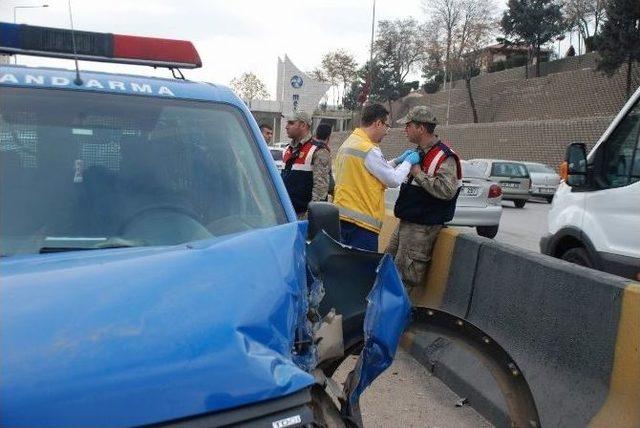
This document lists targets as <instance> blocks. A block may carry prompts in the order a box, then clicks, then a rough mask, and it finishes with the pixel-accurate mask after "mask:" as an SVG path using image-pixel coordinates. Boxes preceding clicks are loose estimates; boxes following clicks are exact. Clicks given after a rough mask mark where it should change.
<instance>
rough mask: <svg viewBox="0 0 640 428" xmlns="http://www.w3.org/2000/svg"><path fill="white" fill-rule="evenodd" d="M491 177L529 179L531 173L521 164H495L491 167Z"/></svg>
mask: <svg viewBox="0 0 640 428" xmlns="http://www.w3.org/2000/svg"><path fill="white" fill-rule="evenodd" d="M491 175H492V176H493V177H514V178H528V177H529V172H528V171H527V168H526V167H525V166H524V165H523V164H521V163H511V162H494V163H493V165H492V166H491Z"/></svg>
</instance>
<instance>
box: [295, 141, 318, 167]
mask: <svg viewBox="0 0 640 428" xmlns="http://www.w3.org/2000/svg"><path fill="white" fill-rule="evenodd" d="M317 148H318V146H316V145H312V146H311V148H310V149H309V151H307V152H306V153H305V152H304V151H302V152H300V153H305V157H304V162H302V163H294V164H293V165H291V169H292V170H293V171H313V169H312V166H311V161H312V160H313V154H314V153H315V151H316V149H317ZM300 160H302V158H300ZM296 162H297V161H296Z"/></svg>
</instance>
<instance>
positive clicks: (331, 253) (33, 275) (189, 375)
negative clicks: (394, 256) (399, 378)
mask: <svg viewBox="0 0 640 428" xmlns="http://www.w3.org/2000/svg"><path fill="white" fill-rule="evenodd" d="M0 45H1V46H0V53H4V54H32V55H41V56H51V57H61V58H71V59H74V58H75V59H80V60H94V61H110V62H119V63H126V64H136V65H150V66H154V67H166V68H170V69H172V70H173V71H174V76H176V77H177V78H174V79H160V78H148V77H141V76H130V75H122V74H108V73H98V72H88V71H86V70H83V69H78V68H77V66H76V70H73V71H70V70H62V69H50V68H34V67H23V66H14V65H2V66H0V161H1V167H0V175H1V182H0V186H1V188H0V198H1V200H0V227H1V235H0V251H1V256H2V258H1V260H0V278H1V281H0V310H1V312H0V317H1V319H0V329H1V332H0V333H1V334H0V346H1V349H0V350H1V355H0V376H1V379H2V381H1V383H0V408H1V409H2V410H1V412H0V424H1V425H2V426H30V427H34V426H38V427H43V426H65V427H72V426H79V427H87V426H141V425H155V426H194V427H195V426H198V427H203V426H224V425H242V426H252V425H254V426H270V427H274V428H281V427H290V426H326V425H328V426H340V425H342V424H361V422H362V421H361V419H360V416H359V407H358V397H359V395H360V394H361V393H362V391H363V390H364V388H366V387H367V385H368V384H369V383H371V381H372V380H373V379H375V377H376V376H377V375H378V374H379V373H381V372H382V371H383V370H384V369H385V368H386V367H387V366H388V365H389V364H390V362H391V360H392V359H393V355H394V353H395V350H396V348H397V345H398V340H399V336H400V334H401V332H402V331H403V329H404V327H405V324H406V321H407V318H408V315H409V311H410V306H409V302H408V299H407V296H406V293H405V292H404V289H403V287H402V284H401V282H400V281H399V278H398V275H397V271H396V270H395V267H394V266H393V263H392V262H391V260H390V259H389V258H388V256H387V257H383V256H382V255H380V254H376V253H369V252H365V251H359V250H356V249H352V248H349V247H344V246H342V245H340V244H338V243H337V242H336V241H335V240H334V239H332V238H331V237H332V236H333V237H336V236H338V233H339V229H338V228H339V225H338V216H337V211H336V210H335V207H333V206H332V205H331V204H327V203H316V204H313V205H312V206H311V207H310V211H309V220H308V221H298V220H297V218H296V215H295V212H294V210H293V207H292V205H291V202H290V201H289V198H288V196H287V193H286V191H285V189H284V186H283V183H282V180H281V179H280V177H279V174H278V171H277V169H276V167H275V165H274V163H273V162H272V160H271V154H270V153H269V150H268V148H267V146H266V144H265V143H264V140H263V139H262V137H261V134H260V131H259V129H258V127H257V125H256V123H255V121H254V120H253V118H252V116H251V114H250V112H249V110H248V109H247V107H246V106H245V105H244V103H243V102H242V101H241V100H240V99H238V98H237V97H236V96H235V95H234V94H233V93H232V92H231V91H230V90H229V89H227V88H225V87H222V86H217V85H213V84H206V83H196V82H192V81H188V80H184V78H182V73H181V72H179V69H185V68H193V67H198V66H200V59H199V57H198V54H197V52H196V51H195V49H194V48H193V45H191V43H189V42H184V41H173V40H164V39H152V38H142V37H132V36H121V35H114V34H99V33H90V32H79V31H76V32H75V33H73V32H71V31H68V30H60V29H51V28H45V27H33V26H27V25H13V24H5V23H0ZM72 46H75V47H76V49H73V50H72V48H71V47H72ZM70 64H72V63H70ZM81 68H83V67H81ZM312 238H313V239H312ZM365 314H366V315H365ZM381 320H384V322H381ZM357 351H361V353H360V355H361V356H360V360H359V362H358V364H357V367H356V370H354V372H352V374H351V375H350V377H349V380H348V381H347V383H346V385H345V388H344V389H341V388H337V386H336V385H335V384H334V383H333V381H332V380H331V378H330V377H329V376H327V375H330V374H331V372H332V370H334V369H335V367H336V366H337V365H338V364H339V363H340V361H341V360H342V359H344V356H345V355H347V354H349V353H352V352H357ZM327 391H332V394H333V395H335V396H336V397H337V398H338V399H339V400H340V403H341V406H340V408H338V407H337V406H335V405H334V404H333V403H334V401H332V400H331V399H330V398H329V395H328V392H327Z"/></svg>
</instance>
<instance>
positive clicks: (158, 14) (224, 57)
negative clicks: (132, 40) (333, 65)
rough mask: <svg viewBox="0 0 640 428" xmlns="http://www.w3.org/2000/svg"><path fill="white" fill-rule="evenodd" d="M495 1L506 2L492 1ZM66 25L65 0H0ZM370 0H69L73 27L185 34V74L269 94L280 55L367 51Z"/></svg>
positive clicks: (306, 59)
mask: <svg viewBox="0 0 640 428" xmlns="http://www.w3.org/2000/svg"><path fill="white" fill-rule="evenodd" d="M498 2H499V4H500V5H501V6H502V5H503V3H505V2H506V0H498ZM38 4H48V5H49V7H48V8H39V9H15V10H16V15H17V19H16V21H17V22H18V23H24V24H31V25H41V26H51V27H63V28H64V27H68V25H69V14H68V6H67V0H43V1H41V0H0V21H3V22H13V13H14V7H15V6H24V5H38ZM371 5H372V0H265V1H259V0H256V1H242V0H236V1H232V0H226V1H222V0H171V1H169V0H99V1H96V0H72V6H73V21H74V24H75V28H76V29H77V30H87V31H97V32H111V33H118V34H131V35H141V36H151V37H162V38H177V39H187V40H191V41H192V42H193V43H194V44H195V46H196V48H197V50H198V52H199V53H200V57H201V59H202V62H203V67H202V68H201V69H198V70H186V71H185V75H186V76H187V78H189V79H195V80H206V81H211V82H215V83H222V84H229V81H230V80H231V79H232V78H233V77H235V76H238V75H240V74H242V73H243V72H245V71H252V72H254V73H256V74H257V75H258V77H260V78H261V79H262V80H263V82H264V83H265V84H266V85H267V88H268V90H269V92H270V93H271V95H272V97H273V96H274V92H275V86H276V73H277V58H278V56H283V55H284V54H285V53H286V54H287V55H288V56H289V58H291V60H292V61H293V62H294V63H295V64H296V65H297V66H298V67H299V68H301V69H302V70H303V71H309V70H311V69H313V68H314V67H316V66H318V65H319V63H320V60H321V58H322V55H323V54H324V53H326V52H328V51H331V50H335V49H338V48H344V49H346V50H347V51H349V52H351V53H352V54H353V55H354V56H355V57H356V59H357V61H358V62H359V63H360V64H362V63H363V62H364V61H365V60H366V59H367V58H368V55H369V43H370V37H371ZM405 17H415V18H416V19H419V20H423V19H424V18H425V16H424V13H423V12H422V8H421V1H420V0H376V20H381V19H396V18H405ZM19 63H22V64H29V65H52V66H56V67H65V68H69V67H72V66H73V64H72V63H71V62H70V61H61V60H52V59H46V58H35V57H25V56H21V57H19ZM81 67H84V68H86V69H93V70H106V71H118V72H133V73H135V74H150V75H164V76H168V75H170V73H169V72H168V71H166V70H159V71H154V70H153V69H151V68H140V67H131V66H119V65H118V66H114V65H110V64H100V63H91V64H87V65H81Z"/></svg>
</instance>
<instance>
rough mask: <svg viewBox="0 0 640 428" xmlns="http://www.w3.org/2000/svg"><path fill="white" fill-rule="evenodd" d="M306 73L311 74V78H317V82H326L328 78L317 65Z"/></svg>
mask: <svg viewBox="0 0 640 428" xmlns="http://www.w3.org/2000/svg"><path fill="white" fill-rule="evenodd" d="M307 74H308V75H309V76H311V78H312V79H313V80H317V81H318V82H322V83H326V82H328V81H329V78H328V77H327V75H326V74H325V73H324V71H323V70H322V69H321V68H318V67H316V68H314V69H313V70H311V71H309V72H307Z"/></svg>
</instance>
